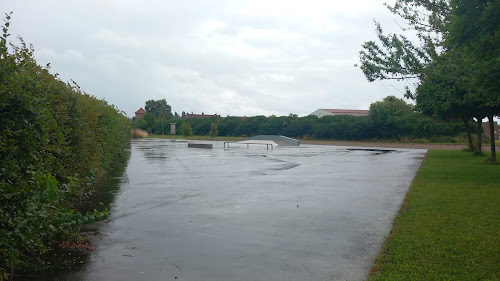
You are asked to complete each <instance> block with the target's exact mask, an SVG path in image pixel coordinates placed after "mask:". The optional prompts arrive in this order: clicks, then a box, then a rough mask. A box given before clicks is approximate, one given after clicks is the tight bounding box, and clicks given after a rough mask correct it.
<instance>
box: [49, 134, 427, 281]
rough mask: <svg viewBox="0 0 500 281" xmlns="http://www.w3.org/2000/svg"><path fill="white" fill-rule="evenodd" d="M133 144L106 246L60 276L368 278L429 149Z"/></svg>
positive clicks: (105, 227)
mask: <svg viewBox="0 0 500 281" xmlns="http://www.w3.org/2000/svg"><path fill="white" fill-rule="evenodd" d="M203 143H212V144H213V146H214V148H213V149H200V148H188V147H187V143H186V142H182V141H172V140H162V139H141V140H134V141H132V147H131V157H130V160H129V164H128V166H127V169H126V172H125V173H124V174H123V176H122V177H120V180H119V184H120V189H119V191H118V192H117V194H116V198H115V200H114V202H113V204H112V208H111V216H110V218H109V219H108V220H106V221H104V222H101V223H99V224H97V226H96V227H97V230H98V233H99V234H97V235H96V237H95V239H94V243H95V246H96V248H97V250H96V251H95V252H93V253H92V254H91V255H90V257H89V260H88V262H86V264H85V265H84V266H83V267H82V268H80V269H79V270H73V271H71V272H69V273H66V274H63V275H60V276H54V278H55V279H54V280H179V281H180V280H301V281H304V280H363V279H365V278H366V276H367V273H368V271H369V269H370V267H371V265H372V263H373V261H374V259H375V257H376V256H377V254H378V252H379V250H380V247H381V245H382V243H383V240H384V237H385V236H386V235H387V234H388V233H389V231H390V228H391V223H392V220H393V218H394V217H395V215H396V213H397V211H398V210H399V207H400V205H401V203H402V201H403V198H404V196H405V194H406V192H407V190H408V187H409V185H410V183H411V181H412V179H413V177H414V175H415V173H416V171H417V169H418V167H419V165H420V163H421V160H422V159H423V157H424V155H425V152H426V150H405V149H394V150H388V149H386V148H385V151H378V150H376V149H373V150H371V149H367V148H355V147H339V146H322V145H302V146H300V147H281V146H280V147H277V148H275V149H274V150H266V147H265V146H250V148H249V149H247V147H246V145H240V146H238V145H233V144H232V145H231V147H230V148H226V149H224V148H223V143H222V142H203Z"/></svg>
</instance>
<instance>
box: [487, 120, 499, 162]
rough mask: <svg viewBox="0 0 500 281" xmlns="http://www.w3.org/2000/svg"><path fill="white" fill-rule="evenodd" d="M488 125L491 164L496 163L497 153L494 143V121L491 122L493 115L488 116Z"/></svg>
mask: <svg viewBox="0 0 500 281" xmlns="http://www.w3.org/2000/svg"><path fill="white" fill-rule="evenodd" d="M488 121H489V122H488V123H489V125H490V143H491V157H490V160H491V162H497V152H496V143H495V121H493V114H491V115H488Z"/></svg>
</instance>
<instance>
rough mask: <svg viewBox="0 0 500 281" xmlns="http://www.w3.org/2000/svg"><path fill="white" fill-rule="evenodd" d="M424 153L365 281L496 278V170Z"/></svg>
mask: <svg viewBox="0 0 500 281" xmlns="http://www.w3.org/2000/svg"><path fill="white" fill-rule="evenodd" d="M487 157H488V155H486V156H481V157H472V156H471V153H467V152H463V151H450V150H430V151H429V152H428V154H427V156H426V159H425V160H424V162H423V163H422V166H421V167H420V169H419V171H418V173H417V176H416V177H415V179H414V181H413V183H412V186H411V188H410V191H409V192H408V194H407V196H406V198H405V201H404V203H403V205H402V207H401V210H400V212H399V214H398V216H397V217H396V220H395V222H394V226H393V229H392V231H391V234H390V235H389V237H388V238H387V239H386V241H385V244H384V246H383V249H382V251H381V253H380V255H379V257H378V258H377V260H376V262H375V265H374V266H373V267H372V269H371V272H370V276H369V280H500V167H499V166H496V165H485V164H482V163H483V162H484V161H485V160H486V159H487Z"/></svg>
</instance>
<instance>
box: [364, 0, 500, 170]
mask: <svg viewBox="0 0 500 281" xmlns="http://www.w3.org/2000/svg"><path fill="white" fill-rule="evenodd" d="M499 5H500V4H499V3H498V2H497V1H480V0H475V1H448V0H438V1H433V0H432V1H431V0H424V1H420V0H419V1H412V0H397V1H396V3H395V4H394V6H388V7H389V9H390V10H391V11H392V12H393V13H394V14H397V15H399V16H401V17H402V18H403V19H405V20H406V21H407V24H408V29H412V30H414V31H415V32H416V34H417V38H418V39H419V42H418V43H415V42H412V41H411V40H408V39H407V38H406V37H405V36H403V35H399V36H398V35H392V34H389V35H385V34H384V33H383V30H382V28H381V26H380V24H378V23H377V24H376V30H377V36H378V39H379V42H380V44H379V43H377V42H374V41H368V42H366V43H365V44H363V46H362V47H363V49H362V51H361V52H360V60H361V66H360V67H361V69H362V71H363V72H364V74H365V76H366V78H367V79H368V80H369V81H374V80H378V79H380V80H384V79H399V80H401V79H410V78H418V82H417V84H420V85H425V86H422V87H420V89H418V88H417V91H416V92H415V93H412V92H411V91H410V90H409V88H407V94H406V96H407V97H411V98H413V99H416V100H417V101H419V102H420V105H419V108H425V107H426V105H431V103H432V102H433V101H437V100H441V101H442V102H441V103H439V105H440V106H443V107H442V108H440V109H438V108H437V107H436V106H435V105H433V106H432V108H433V110H430V111H429V110H426V111H427V112H434V113H436V112H437V113H444V112H446V114H445V115H447V116H449V114H453V115H457V116H460V118H462V119H463V120H464V124H468V122H469V120H470V118H472V116H473V117H475V118H476V121H477V123H478V146H477V149H479V151H480V149H481V141H482V137H481V130H482V128H481V124H480V123H481V120H482V119H483V118H484V117H488V118H489V119H490V120H491V124H493V123H492V121H493V116H494V115H496V114H498V113H499V112H500V110H499V107H500V93H499V91H498V85H499V81H500V63H498V61H499V59H498V58H499V55H498V54H499V45H500V44H499V42H500V39H499V38H500V36H499V35H498V34H500V31H499V30H500V28H499V26H500V20H499V17H498V14H499V13H500V8H499ZM430 89H434V90H436V89H438V90H439V91H434V92H431V91H429V90H430ZM441 91H444V92H446V94H442V93H441ZM452 93H453V94H452ZM419 94H423V96H422V97H420V98H418V95H419ZM426 99H429V100H428V101H426ZM422 104H424V105H422ZM427 109H429V108H427ZM451 110H456V111H454V112H452V111H451ZM438 115H441V114H438ZM441 116H443V115H441ZM490 126H491V125H490ZM468 135H469V133H468ZM492 143H494V141H492ZM469 146H471V145H470V142H469ZM491 150H492V156H491V157H492V161H495V160H496V153H495V146H494V145H493V144H492V148H491Z"/></svg>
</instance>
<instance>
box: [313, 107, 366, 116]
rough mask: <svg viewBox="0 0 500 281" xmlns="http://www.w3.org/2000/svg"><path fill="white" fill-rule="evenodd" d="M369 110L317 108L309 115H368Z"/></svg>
mask: <svg viewBox="0 0 500 281" xmlns="http://www.w3.org/2000/svg"><path fill="white" fill-rule="evenodd" d="M369 113H370V110H362V109H318V110H316V111H314V112H313V113H311V114H309V115H316V116H318V117H323V116H330V115H352V116H368V114H369Z"/></svg>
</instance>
